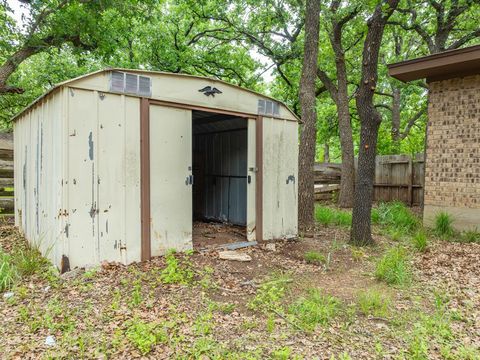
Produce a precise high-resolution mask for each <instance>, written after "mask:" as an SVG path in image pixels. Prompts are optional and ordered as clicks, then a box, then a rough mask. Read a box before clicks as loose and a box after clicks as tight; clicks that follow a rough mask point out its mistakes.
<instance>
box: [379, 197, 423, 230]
mask: <svg viewBox="0 0 480 360" xmlns="http://www.w3.org/2000/svg"><path fill="white" fill-rule="evenodd" d="M372 223H373V224H379V225H383V226H385V227H387V228H388V229H389V231H390V232H399V231H400V232H405V233H412V232H413V231H415V230H416V229H417V228H418V226H419V224H420V222H419V220H418V218H417V217H416V216H415V214H413V213H412V212H411V211H410V209H409V208H408V207H407V206H406V205H405V204H404V203H402V202H400V201H393V202H389V203H380V204H379V205H378V207H376V208H373V209H372Z"/></svg>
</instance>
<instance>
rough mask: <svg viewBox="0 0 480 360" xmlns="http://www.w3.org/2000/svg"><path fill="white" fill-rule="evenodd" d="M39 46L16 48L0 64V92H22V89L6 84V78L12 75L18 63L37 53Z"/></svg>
mask: <svg viewBox="0 0 480 360" xmlns="http://www.w3.org/2000/svg"><path fill="white" fill-rule="evenodd" d="M39 49H40V48H34V47H29V46H27V47H24V48H21V49H19V50H17V51H16V52H15V53H14V54H13V55H12V56H10V57H9V58H8V59H7V60H6V61H5V62H4V63H3V64H2V66H0V94H6V93H17V94H18V93H23V89H20V88H16V87H12V86H8V85H7V80H8V78H9V77H10V75H12V74H13V73H14V72H15V70H17V67H18V65H20V63H22V62H23V61H24V60H25V59H27V58H28V57H30V56H32V55H33V54H35V53H37V52H38V51H39Z"/></svg>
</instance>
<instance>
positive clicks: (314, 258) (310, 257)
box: [304, 251, 327, 265]
mask: <svg viewBox="0 0 480 360" xmlns="http://www.w3.org/2000/svg"><path fill="white" fill-rule="evenodd" d="M304 258H305V261H306V262H307V263H309V264H317V265H321V264H325V263H326V262H327V258H326V257H325V255H323V254H321V253H319V252H318V251H307V252H306V253H305V255H304Z"/></svg>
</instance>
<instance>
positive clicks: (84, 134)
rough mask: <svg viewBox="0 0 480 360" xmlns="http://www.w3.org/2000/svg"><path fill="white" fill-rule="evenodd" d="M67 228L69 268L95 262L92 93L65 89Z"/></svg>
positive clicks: (94, 114) (94, 105)
mask: <svg viewBox="0 0 480 360" xmlns="http://www.w3.org/2000/svg"><path fill="white" fill-rule="evenodd" d="M68 99H69V104H68V110H69V113H68V132H69V138H68V147H69V154H68V155H69V159H68V183H67V186H68V225H67V226H68V228H67V234H66V236H67V237H68V242H69V260H70V266H71V267H72V268H73V267H75V266H84V265H86V264H96V263H98V262H99V238H98V222H97V219H98V217H97V206H98V204H97V182H98V173H97V166H96V161H95V159H96V157H97V146H98V141H97V139H98V132H97V124H98V121H97V111H98V109H97V99H98V95H97V93H96V92H94V91H85V90H77V89H75V90H74V89H69V95H68Z"/></svg>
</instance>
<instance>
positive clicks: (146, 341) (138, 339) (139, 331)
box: [125, 317, 168, 355]
mask: <svg viewBox="0 0 480 360" xmlns="http://www.w3.org/2000/svg"><path fill="white" fill-rule="evenodd" d="M125 335H126V337H127V339H128V340H129V341H130V342H131V343H132V344H133V346H135V347H136V348H137V349H138V350H139V351H140V353H141V354H142V355H146V354H148V353H149V352H150V351H151V350H152V349H153V347H154V346H155V345H156V344H159V343H165V342H166V341H167V340H168V334H167V332H166V331H165V329H163V328H162V327H161V324H157V323H148V322H143V321H141V320H140V319H139V318H138V317H135V318H134V319H132V320H130V321H129V322H128V323H127V330H126V331H125Z"/></svg>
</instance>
